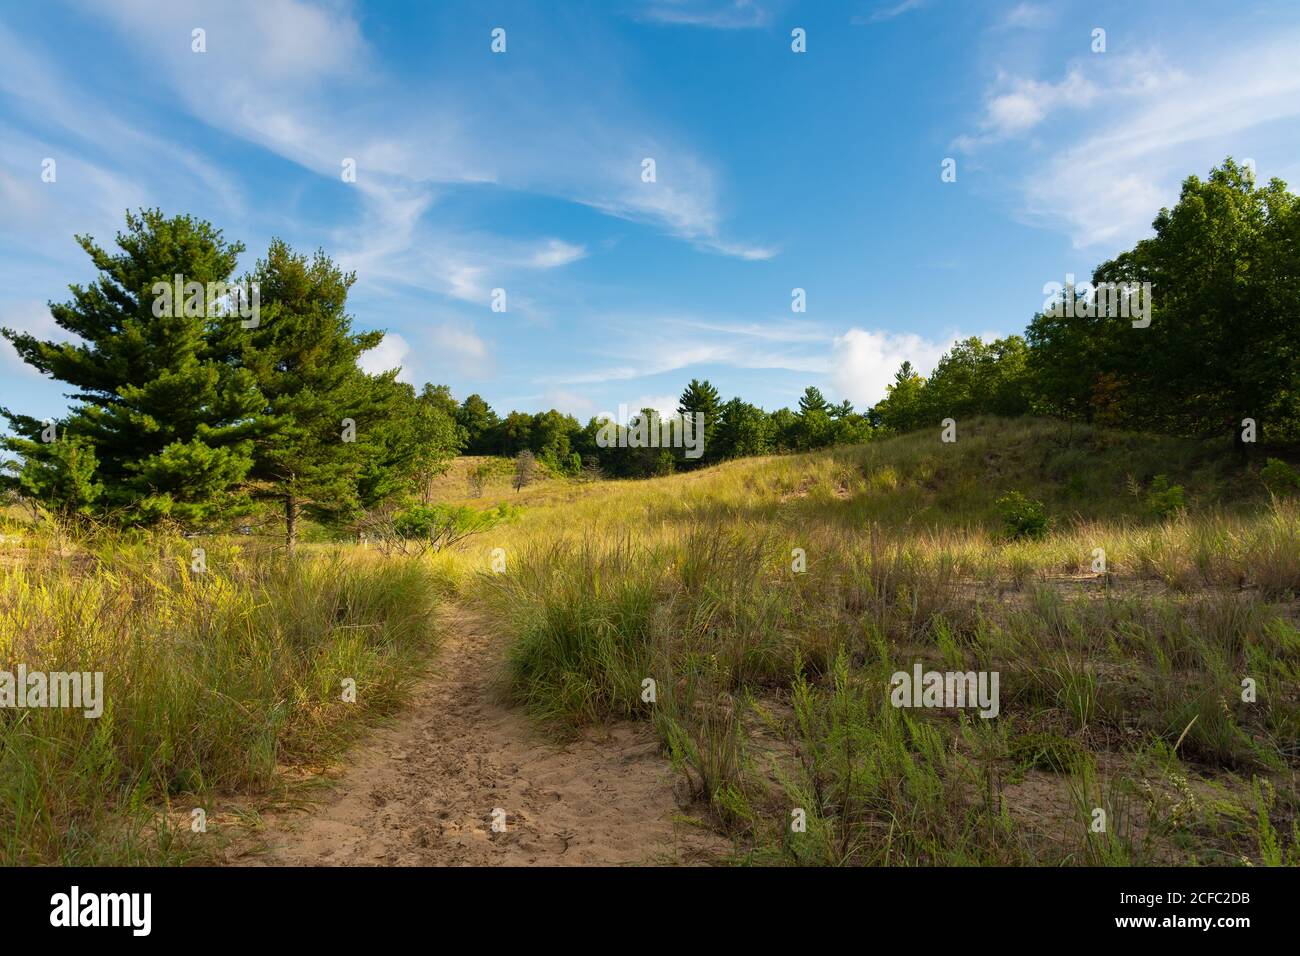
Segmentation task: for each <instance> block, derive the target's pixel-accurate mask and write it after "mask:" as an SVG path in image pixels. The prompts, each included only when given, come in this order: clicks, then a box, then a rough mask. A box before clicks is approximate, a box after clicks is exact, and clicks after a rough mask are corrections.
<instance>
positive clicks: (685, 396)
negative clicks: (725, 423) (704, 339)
mask: <svg viewBox="0 0 1300 956" xmlns="http://www.w3.org/2000/svg"><path fill="white" fill-rule="evenodd" d="M721 410H722V400H721V398H720V397H719V395H718V390H717V389H716V388H714V387H713V386H712V385H710V384H709V381H708V379H705V380H704V381H702V382H701V381H700V380H699V379H695V378H693V379H691V383H690V384H689V385H687V386H686V389H685V391H683V392H682V397H681V398H679V399H678V400H677V414H679V415H691V416H693V415H695V414H696V413H697V412H698V413H701V414H703V416H704V454H703V455H702V456H701V457H700V458H699V459H697V460H696V464H705V463H707V462H713V461H717V453H716V452H715V451H714V449H713V439H714V437H715V436H716V435H717V430H718V419H719V416H720V413H721ZM694 421H695V420H694V419H693V418H692V419H691V424H692V426H693V425H694Z"/></svg>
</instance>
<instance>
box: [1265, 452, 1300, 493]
mask: <svg viewBox="0 0 1300 956" xmlns="http://www.w3.org/2000/svg"><path fill="white" fill-rule="evenodd" d="M1259 477H1260V479H1261V480H1263V482H1264V487H1266V488H1267V489H1268V490H1269V492H1270V493H1272V494H1273V495H1275V496H1276V497H1278V498H1286V497H1288V496H1290V495H1294V494H1295V493H1296V492H1298V491H1300V474H1297V473H1296V470H1295V469H1294V468H1292V467H1291V466H1290V465H1288V464H1287V463H1286V462H1284V461H1281V460H1279V459H1277V458H1270V459H1268V460H1267V461H1266V462H1264V467H1263V468H1261V469H1260V470H1259Z"/></svg>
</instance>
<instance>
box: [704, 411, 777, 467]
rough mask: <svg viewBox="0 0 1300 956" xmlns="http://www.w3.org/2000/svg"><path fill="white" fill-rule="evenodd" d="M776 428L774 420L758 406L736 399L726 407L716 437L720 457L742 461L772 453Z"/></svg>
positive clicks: (721, 415) (720, 415)
mask: <svg viewBox="0 0 1300 956" xmlns="http://www.w3.org/2000/svg"><path fill="white" fill-rule="evenodd" d="M775 432H776V429H775V426H774V425H773V423H772V419H771V417H770V416H769V415H768V414H767V413H766V412H765V411H763V410H762V409H761V408H759V407H758V406H756V405H751V404H749V402H746V401H743V400H742V399H739V398H733V399H732V400H731V401H729V402H727V403H726V404H725V405H723V406H722V409H721V411H720V414H719V420H718V428H717V431H716V433H715V436H714V441H715V443H716V445H717V456H718V458H719V459H722V458H742V457H745V456H747V455H767V454H770V453H771V452H772V449H773V439H774V437H775Z"/></svg>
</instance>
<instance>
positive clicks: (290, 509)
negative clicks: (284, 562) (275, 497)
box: [284, 493, 298, 558]
mask: <svg viewBox="0 0 1300 956" xmlns="http://www.w3.org/2000/svg"><path fill="white" fill-rule="evenodd" d="M284 541H285V546H286V548H287V549H288V551H289V557H291V558H292V557H293V556H294V554H295V553H297V551H298V499H297V497H295V496H294V495H293V494H292V493H290V494H288V495H286V496H285V499H284Z"/></svg>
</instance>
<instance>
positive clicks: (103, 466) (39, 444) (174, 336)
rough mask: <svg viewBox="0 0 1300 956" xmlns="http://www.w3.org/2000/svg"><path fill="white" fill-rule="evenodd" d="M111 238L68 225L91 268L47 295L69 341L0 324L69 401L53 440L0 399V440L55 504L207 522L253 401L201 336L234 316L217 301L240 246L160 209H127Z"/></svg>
mask: <svg viewBox="0 0 1300 956" xmlns="http://www.w3.org/2000/svg"><path fill="white" fill-rule="evenodd" d="M116 241H117V245H118V247H119V248H120V249H121V252H120V253H116V254H112V253H110V252H108V251H107V250H105V249H103V248H101V247H100V246H98V245H96V244H95V242H94V241H93V240H92V239H91V237H89V236H78V237H77V242H78V243H79V244H80V245H81V247H82V248H83V249H84V250H85V251H86V254H87V255H88V256H89V257H90V259H91V262H93V263H94V265H95V267H96V269H98V270H99V273H100V275H99V277H98V278H97V279H96V280H95V281H94V282H93V283H91V284H90V285H89V286H84V287H83V286H80V285H72V286H70V290H71V292H72V299H71V300H70V301H68V302H64V303H61V304H57V305H55V304H51V306H50V312H51V314H52V315H53V317H54V320H55V322H56V323H57V324H58V325H59V327H60V328H62V329H63V330H65V331H66V332H69V333H72V335H74V336H77V337H79V338H80V339H81V341H80V342H76V341H72V342H63V343H58V342H47V341H41V340H39V339H37V338H36V337H35V336H33V335H30V334H27V333H19V332H15V331H14V330H12V329H4V330H3V335H4V337H5V338H7V339H8V340H9V341H10V342H11V343H12V344H13V347H14V349H15V351H17V353H18V355H19V356H20V357H21V358H22V359H23V361H24V362H26V363H27V364H29V365H31V366H32V367H33V368H36V369H37V370H39V371H41V372H43V373H45V374H46V375H49V376H51V377H52V378H55V379H57V380H59V381H62V382H67V383H68V384H69V385H71V386H72V387H73V392H71V393H70V394H69V396H68V397H69V398H72V399H74V400H75V401H76V402H78V403H79V404H77V405H76V407H75V408H74V409H73V411H72V412H71V414H70V415H69V416H68V418H67V419H66V421H65V422H64V423H63V428H62V429H61V432H60V438H59V441H58V442H45V441H42V440H41V431H42V428H43V424H42V423H40V422H36V421H35V420H34V419H31V418H28V417H26V416H23V415H18V414H14V413H11V412H10V411H9V410H7V409H0V413H2V414H3V415H4V416H5V417H6V418H7V419H8V420H9V422H10V426H11V427H12V429H13V430H14V431H15V432H16V433H17V436H18V437H16V438H10V439H6V440H5V441H4V444H5V446H6V447H7V448H9V449H10V450H12V451H17V452H19V453H20V454H22V455H23V457H24V459H25V461H26V463H27V464H26V469H27V473H28V476H29V484H28V487H29V489H30V490H31V492H32V493H34V494H41V493H46V492H48V493H49V494H51V495H54V497H53V498H51V499H50V500H51V501H52V502H53V503H55V504H56V506H59V507H65V506H72V507H74V508H75V510H78V511H84V510H88V509H90V508H91V507H92V506H93V507H94V508H96V509H97V510H110V511H114V512H117V513H118V514H120V515H121V516H123V517H125V518H127V519H130V520H137V521H151V520H156V519H159V518H162V517H168V516H170V517H172V518H175V519H178V520H180V521H183V522H188V523H198V522H206V521H209V520H212V519H214V518H216V517H218V516H219V515H220V514H221V513H222V512H223V511H230V510H232V509H233V508H234V507H235V506H236V505H238V504H239V496H238V494H237V490H236V489H237V486H238V485H239V483H240V482H241V481H242V480H243V479H244V477H245V476H246V475H247V473H248V470H249V468H250V466H251V465H252V440H251V439H252V435H253V429H254V423H253V421H252V418H253V415H254V414H255V413H256V411H257V409H258V408H259V406H260V404H261V399H260V397H259V395H258V394H257V389H256V386H255V383H254V381H253V377H252V376H251V375H250V374H248V372H246V371H244V370H242V369H240V368H238V367H237V365H236V364H234V363H232V362H230V361H228V360H227V358H228V357H227V356H225V355H223V354H221V350H220V349H219V348H215V347H214V344H213V343H214V342H219V341H221V340H223V339H224V338H226V337H228V336H229V334H230V331H229V330H230V329H231V328H232V327H235V326H238V324H239V322H240V316H239V314H238V313H237V312H232V311H230V310H228V309H224V308H223V307H222V303H223V302H224V300H225V296H226V289H227V286H228V283H229V279H230V276H231V274H232V272H233V271H234V269H235V265H236V262H237V260H238V257H239V254H240V253H241V252H242V251H243V246H242V245H241V244H239V243H227V242H226V241H225V240H224V239H223V238H222V234H221V231H220V230H218V229H215V228H213V227H212V226H211V225H210V224H209V223H207V222H203V221H201V220H196V219H193V218H191V217H189V216H176V217H173V218H166V217H164V216H163V214H162V213H161V212H159V211H158V210H141V211H140V212H138V213H134V214H133V213H128V214H127V217H126V231H125V232H120V233H118V234H117V237H116ZM177 277H180V278H179V281H180V282H181V283H182V285H181V289H180V290H179V291H180V294H175V293H176V291H177V290H176V285H175V283H176V281H177ZM196 283H197V285H196ZM64 441H68V442H72V443H73V444H72V445H71V446H64V445H62V444H59V442H64ZM74 449H85V450H86V451H87V452H89V454H86V453H83V452H82V451H80V450H78V451H76V452H75V453H74ZM87 467H90V468H92V469H93V474H92V473H87V471H86V469H87ZM42 474H44V477H42ZM59 475H62V476H63V479H66V480H63V479H59V480H56V478H57V476H59ZM47 479H48V480H47ZM67 481H72V482H73V483H74V484H75V485H77V486H78V487H80V489H81V491H79V492H76V493H75V494H73V493H72V492H71V491H70V490H69V487H68V485H67ZM56 486H57V487H62V488H63V491H58V492H56V491H55V488H56ZM100 486H102V494H100V493H99V492H98V491H92V490H93V489H96V488H98V487H100ZM69 495H70V497H69Z"/></svg>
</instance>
